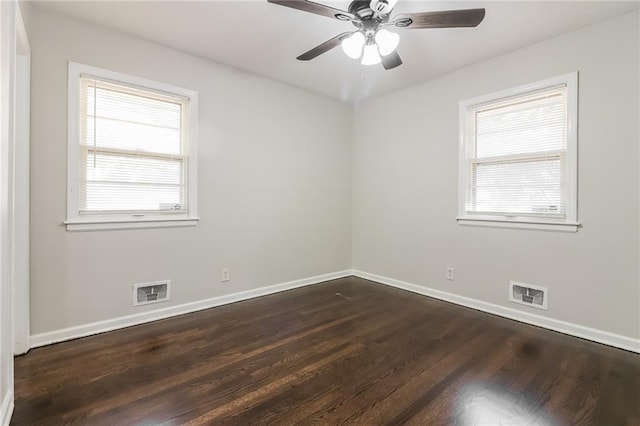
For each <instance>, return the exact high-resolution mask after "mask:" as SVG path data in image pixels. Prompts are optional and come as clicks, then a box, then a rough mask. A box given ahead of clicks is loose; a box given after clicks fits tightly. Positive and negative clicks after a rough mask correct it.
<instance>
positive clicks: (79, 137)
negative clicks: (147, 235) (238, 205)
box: [65, 63, 198, 230]
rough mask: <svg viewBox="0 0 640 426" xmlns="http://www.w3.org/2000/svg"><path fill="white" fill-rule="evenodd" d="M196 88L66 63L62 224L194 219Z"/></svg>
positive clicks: (157, 223)
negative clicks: (66, 139) (66, 134)
mask: <svg viewBox="0 0 640 426" xmlns="http://www.w3.org/2000/svg"><path fill="white" fill-rule="evenodd" d="M196 110H197V93H195V92H193V91H190V90H186V89H181V88H178V87H173V86H168V85H166V84H161V83H156V82H153V81H148V80H144V79H140V78H137V77H131V76H127V75H124V74H120V73H115V72H112V71H107V70H102V69H98V68H94V67H89V66H86V65H80V64H76V63H69V149H68V156H69V159H68V188H67V190H68V194H67V221H66V222H65V223H66V224H67V230H92V229H123V228H124V229H126V228H139V227H165V226H193V225H195V224H196V223H197V220H198V218H197V212H196V207H197V200H196V195H197V190H196V187H197V182H196V176H197V174H196V165H197V164H196V163H197V162H196V160H197V158H196V123H197V121H196V117H197V115H196Z"/></svg>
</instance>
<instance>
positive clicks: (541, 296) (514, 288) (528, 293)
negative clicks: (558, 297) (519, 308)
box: [509, 281, 549, 311]
mask: <svg viewBox="0 0 640 426" xmlns="http://www.w3.org/2000/svg"><path fill="white" fill-rule="evenodd" d="M548 298H549V290H548V289H547V288H546V287H539V286H536V285H531V284H524V283H519V282H517V281H509V300H510V301H512V302H515V303H520V304H521V305H527V306H531V307H533V308H538V309H544V310H545V311H546V310H547V301H548Z"/></svg>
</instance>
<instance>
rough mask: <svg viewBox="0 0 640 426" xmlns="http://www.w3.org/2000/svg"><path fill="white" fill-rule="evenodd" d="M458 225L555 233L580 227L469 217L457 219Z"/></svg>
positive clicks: (564, 223) (565, 223) (576, 225)
mask: <svg viewBox="0 0 640 426" xmlns="http://www.w3.org/2000/svg"><path fill="white" fill-rule="evenodd" d="M456 220H457V221H458V225H463V226H480V227H489V228H514V229H536V230H540V231H556V232H578V228H579V227H580V226H581V225H580V224H579V223H567V222H562V223H553V222H535V221H531V222H527V221H515V220H499V219H476V218H470V217H459V218H457V219H456Z"/></svg>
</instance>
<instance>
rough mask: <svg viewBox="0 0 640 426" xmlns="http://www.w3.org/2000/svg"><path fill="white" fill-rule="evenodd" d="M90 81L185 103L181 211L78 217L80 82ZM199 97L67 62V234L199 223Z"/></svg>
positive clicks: (189, 91)
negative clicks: (145, 91) (184, 179)
mask: <svg viewBox="0 0 640 426" xmlns="http://www.w3.org/2000/svg"><path fill="white" fill-rule="evenodd" d="M83 76H85V77H93V78H97V79H100V80H104V81H107V82H113V83H115V84H119V85H122V86H127V87H130V88H133V89H136V88H137V89H142V90H147V91H153V92H158V93H160V94H166V95H168V96H173V97H182V98H185V99H187V105H188V108H187V113H186V114H185V116H186V117H185V123H184V125H185V126H186V132H185V133H186V136H187V137H186V141H185V144H186V150H185V157H186V158H187V159H188V161H187V170H186V173H185V176H184V178H186V183H187V185H186V186H187V191H186V194H185V198H186V200H187V203H186V204H187V205H186V209H185V210H183V211H175V212H174V211H158V212H146V211H145V212H140V213H132V212H113V213H90V214H86V213H85V214H81V213H80V199H79V194H80V191H79V190H80V179H81V177H82V174H83V172H82V170H81V161H80V156H81V150H82V146H81V143H80V138H81V127H80V105H81V100H80V84H81V82H80V79H81V78H82V77H83ZM197 142H198V93H197V92H196V91H194V90H190V89H185V88H181V87H177V86H172V85H169V84H165V83H159V82H156V81H152V80H148V79H145V78H141V77H135V76H131V75H128V74H124V73H120V72H115V71H110V70H106V69H102V68H97V67H93V66H89V65H84V64H79V63H76V62H69V70H68V143H67V215H66V220H65V221H64V224H65V225H66V228H67V231H92V230H108V229H137V228H165V227H184V226H195V225H197V223H198V220H199V218H198V214H197V212H198V198H197V195H198V180H197V177H198V158H197Z"/></svg>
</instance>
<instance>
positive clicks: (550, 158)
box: [466, 85, 567, 217]
mask: <svg viewBox="0 0 640 426" xmlns="http://www.w3.org/2000/svg"><path fill="white" fill-rule="evenodd" d="M566 90H567V89H566V86H564V85H563V86H559V87H553V88H549V89H545V90H541V91H536V92H534V93H527V94H525V95H521V96H516V97H512V98H509V99H506V100H498V101H494V102H489V103H486V104H481V105H478V106H475V107H473V108H472V109H471V111H470V113H471V116H470V118H471V120H473V123H472V124H473V126H472V129H473V138H472V142H473V143H472V144H471V146H470V149H469V153H470V155H469V158H468V167H469V189H468V195H469V196H468V197H467V202H466V212H467V213H472V214H474V213H480V214H501V215H518V216H552V217H564V215H565V211H566V197H565V194H566V190H565V184H566V182H565V173H564V168H565V153H566V149H567V93H566Z"/></svg>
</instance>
